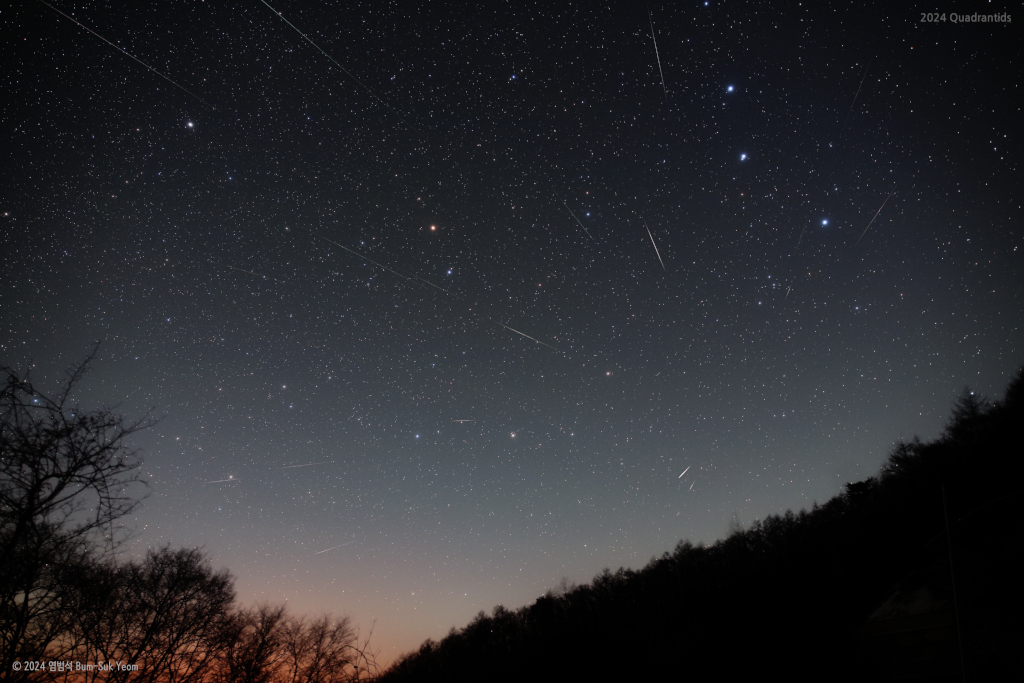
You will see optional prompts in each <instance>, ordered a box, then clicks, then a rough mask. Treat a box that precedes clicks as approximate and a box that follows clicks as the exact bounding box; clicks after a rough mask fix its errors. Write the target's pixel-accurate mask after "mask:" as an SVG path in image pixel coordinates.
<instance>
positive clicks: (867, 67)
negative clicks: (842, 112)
mask: <svg viewBox="0 0 1024 683" xmlns="http://www.w3.org/2000/svg"><path fill="white" fill-rule="evenodd" d="M870 68H871V60H870V59H869V60H868V65H867V66H866V67H864V75H863V76H861V77H860V85H858V86H857V92H856V93H855V94H854V96H853V102H851V103H850V111H848V112H846V119H844V120H843V127H842V128H840V129H839V134H840V135H842V133H843V130H844V129H845V128H846V122H847V121H849V120H850V114H852V113H853V105H855V104H857V95H860V89H861V88H862V87H864V79H865V78H867V76H868V69H870Z"/></svg>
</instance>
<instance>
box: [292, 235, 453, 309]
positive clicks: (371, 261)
mask: <svg viewBox="0 0 1024 683" xmlns="http://www.w3.org/2000/svg"><path fill="white" fill-rule="evenodd" d="M299 230H305V231H306V232H308V233H309V234H310V235H313V236H315V237H319V238H320V239H322V240H325V241H327V242H330V243H331V244H333V245H334V246H336V247H340V248H342V249H344V250H345V251H347V252H348V253H350V254H355V255H356V256H358V257H359V258H361V259H364V260H366V261H369V262H370V263H372V264H373V265H375V266H380V267H381V268H383V269H384V270H386V271H388V272H389V273H394V274H395V275H397V276H398V277H400V278H402V279H403V280H408V281H409V282H415V281H417V280H418V281H419V282H422V283H423V284H427V285H430V286H431V287H433V288H434V289H436V290H438V291H440V292H444V293H445V294H451V292H449V291H448V290H447V289H445V288H444V287H438V286H437V285H435V284H434V283H433V282H431V281H430V280H424V279H423V278H421V277H419V276H417V275H413V276H411V277H410V276H408V275H405V274H404V273H399V272H398V271H397V270H395V269H394V268H389V267H388V266H385V265H384V264H383V263H380V262H378V261H374V260H373V259H372V258H370V257H369V256H366V255H365V254H360V253H359V252H358V251H356V250H354V249H349V248H348V247H346V246H345V245H344V244H339V243H338V242H335V241H334V240H332V239H331V238H330V237H324V236H323V235H321V234H320V233H318V232H313V231H312V230H310V229H309V228H299Z"/></svg>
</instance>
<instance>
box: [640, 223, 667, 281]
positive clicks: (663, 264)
mask: <svg viewBox="0 0 1024 683" xmlns="http://www.w3.org/2000/svg"><path fill="white" fill-rule="evenodd" d="M640 220H642V221H644V227H645V228H647V221H646V220H644V219H643V217H641V218H640ZM647 236H648V237H650V238H651V244H654V253H655V254H657V255H658V263H660V264H661V269H662V270H667V269H666V268H665V262H664V261H662V260H661V252H660V251H658V245H657V244H655V243H654V235H652V234H651V229H650V228H647Z"/></svg>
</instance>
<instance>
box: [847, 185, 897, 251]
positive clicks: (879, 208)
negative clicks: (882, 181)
mask: <svg viewBox="0 0 1024 683" xmlns="http://www.w3.org/2000/svg"><path fill="white" fill-rule="evenodd" d="M895 191H896V186H895V185H893V188H892V192H890V193H889V197H891V196H892V193H893V192H895ZM889 197H886V198H885V201H884V202H882V205H881V206H880V207H878V211H875V215H874V216H872V217H871V221H870V222H869V223H868V228H870V227H871V223H874V222H875V219H876V218H878V214H880V213H882V209H884V208H885V205H886V203H887V202H888V201H889ZM868 228H864V232H862V233H861V234H860V237H858V238H857V241H856V242H855V243H854V244H860V241H861V239H863V238H864V235H866V234H868Z"/></svg>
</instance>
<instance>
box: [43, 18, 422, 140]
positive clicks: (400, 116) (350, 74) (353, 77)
mask: <svg viewBox="0 0 1024 683" xmlns="http://www.w3.org/2000/svg"><path fill="white" fill-rule="evenodd" d="M40 2H42V0H40ZM260 2H262V3H263V4H264V5H267V8H268V9H269V10H270V11H271V12H273V13H274V14H276V15H277V17H278V19H280V20H281V21H283V22H284V23H286V24H288V25H289V26H291V27H292V29H293V30H294V31H295V32H296V33H298V34H299V35H300V36H302V37H303V39H304V40H305V41H306V42H307V43H309V44H310V45H312V46H313V47H315V48H316V49H317V50H319V51H320V54H322V55H323V56H324V57H327V59H329V60H331V62H333V63H334V65H335V66H336V67H338V68H339V69H341V70H342V71H343V72H344V73H345V75H346V76H348V77H349V78H351V79H352V80H353V81H355V82H356V83H357V84H358V85H359V87H360V88H362V89H363V90H365V91H366V92H368V93H370V97H372V98H373V99H375V100H377V101H378V102H380V103H381V104H383V105H384V106H385V107H387V108H388V109H390V110H391V112H392V113H393V114H394V115H395V116H397V117H398V118H400V119H402V121H405V122H406V123H409V121H407V120H406V118H405V117H404V116H402V114H401V113H400V112H399V111H398V110H397V109H395V108H394V107H392V106H391V105H390V104H388V103H387V102H385V101H384V100H382V99H381V98H380V97H378V96H377V93H375V92H373V91H372V90H370V89H369V88H368V87H366V86H365V85H363V82H362V81H360V80H359V79H358V78H356V77H355V75H354V74H353V73H352V72H351V71H349V70H348V69H346V68H345V67H343V66H342V65H341V64H339V63H338V60H336V59H335V58H334V57H332V56H330V55H329V54H327V53H326V52H324V49H323V48H322V47H320V46H319V45H317V44H316V43H314V42H313V40H312V39H311V38H310V37H309V36H307V35H306V34H305V33H303V32H302V31H300V30H299V29H298V27H297V26H296V25H295V24H293V23H292V22H290V21H288V20H287V19H285V18H284V15H283V14H282V13H280V12H278V11H277V10H276V9H274V8H273V7H271V6H270V5H269V4H267V0H260ZM410 125H412V124H410Z"/></svg>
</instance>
